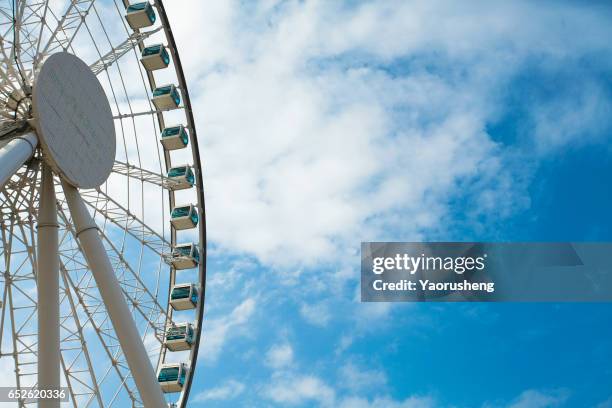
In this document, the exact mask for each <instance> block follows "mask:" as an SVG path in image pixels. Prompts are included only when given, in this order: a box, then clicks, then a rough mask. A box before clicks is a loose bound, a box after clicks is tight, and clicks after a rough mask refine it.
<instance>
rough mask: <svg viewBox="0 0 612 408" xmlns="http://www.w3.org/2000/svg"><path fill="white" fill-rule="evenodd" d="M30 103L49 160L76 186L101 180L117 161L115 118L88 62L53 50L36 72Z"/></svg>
mask: <svg viewBox="0 0 612 408" xmlns="http://www.w3.org/2000/svg"><path fill="white" fill-rule="evenodd" d="M32 106H33V109H34V118H35V119H36V130H37V133H38V137H39V139H40V143H41V145H42V148H43V153H44V156H45V157H46V159H47V161H48V162H49V165H50V166H51V167H52V168H53V169H54V170H55V171H56V172H58V173H60V174H61V175H62V176H63V177H64V178H65V179H66V181H68V182H69V183H70V184H72V185H74V186H75V187H80V188H94V187H98V186H99V185H101V184H102V183H104V181H105V180H106V178H107V177H108V175H109V174H110V172H111V169H112V167H113V163H114V161H115V149H116V141H115V124H114V122H113V114H112V111H111V108H110V105H109V102H108V98H107V97H106V94H105V93H104V89H102V85H100V82H98V79H97V78H96V76H95V75H94V73H93V72H92V71H91V69H89V66H88V65H87V64H85V63H84V62H83V61H81V60H80V59H79V58H77V57H75V56H74V55H72V54H68V53H66V52H60V53H57V54H53V55H51V56H50V57H49V58H48V59H47V60H46V61H45V63H44V64H43V66H42V68H41V70H40V72H39V74H38V77H37V78H36V82H35V84H34V89H33V100H32Z"/></svg>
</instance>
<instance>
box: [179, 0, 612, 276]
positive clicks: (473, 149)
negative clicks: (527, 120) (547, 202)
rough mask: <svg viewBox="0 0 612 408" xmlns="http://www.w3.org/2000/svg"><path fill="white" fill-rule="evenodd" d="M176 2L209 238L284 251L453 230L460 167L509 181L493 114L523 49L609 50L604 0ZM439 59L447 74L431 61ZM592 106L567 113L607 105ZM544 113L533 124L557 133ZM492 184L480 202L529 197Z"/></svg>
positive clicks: (307, 254)
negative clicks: (586, 1)
mask: <svg viewBox="0 0 612 408" xmlns="http://www.w3.org/2000/svg"><path fill="white" fill-rule="evenodd" d="M167 8H168V9H169V11H170V16H171V18H173V21H174V22H176V23H175V24H174V27H175V29H174V32H175V35H176V36H177V38H178V43H179V44H180V47H181V52H182V57H183V60H184V62H185V66H186V71H187V72H186V73H187V76H188V79H190V86H191V94H192V96H193V99H194V101H193V102H194V107H195V110H196V117H197V118H198V119H197V120H198V129H199V133H200V136H201V148H202V152H201V153H202V156H203V159H204V163H205V169H204V173H205V184H206V188H207V200H208V201H207V210H208V213H209V231H210V237H211V239H212V240H213V242H215V243H217V244H220V245H221V247H222V248H226V249H229V250H231V251H237V252H242V251H244V252H248V253H251V254H254V255H256V256H257V257H258V258H259V259H260V260H262V261H264V262H266V263H269V264H273V265H287V264H295V263H303V264H312V263H315V262H319V261H338V259H337V258H335V257H336V256H337V254H338V253H343V251H344V250H345V248H346V247H354V246H356V245H358V243H359V242H360V241H361V240H371V239H385V238H391V239H392V238H393V237H396V236H397V235H398V234H399V235H401V236H402V237H403V238H405V239H420V238H421V237H422V236H423V234H424V233H426V232H427V231H432V230H434V231H435V230H438V229H440V228H444V225H443V220H444V217H445V215H447V214H448V212H449V205H450V204H449V201H450V200H451V199H452V198H453V197H454V196H455V195H457V194H460V193H465V190H463V192H462V191H461V190H459V189H458V187H457V183H458V181H459V180H461V179H463V178H470V177H472V176H476V175H478V176H480V177H484V178H485V179H487V177H488V178H489V180H511V179H512V175H511V174H510V173H508V171H509V170H508V169H507V168H506V167H507V166H505V165H504V163H503V152H502V151H500V149H499V148H498V146H497V145H496V144H495V143H493V142H492V141H491V139H490V137H489V135H487V133H486V132H485V128H486V121H487V118H490V117H491V115H495V114H497V113H498V111H499V110H500V109H501V107H500V106H499V100H498V93H500V92H501V90H502V89H503V87H504V86H505V84H507V82H508V80H509V79H510V78H511V77H512V75H513V74H514V73H515V70H516V69H517V67H520V66H521V63H522V61H523V60H524V59H525V58H526V57H527V56H529V55H530V53H538V55H551V56H555V57H559V58H562V57H574V56H575V55H578V54H580V53H587V52H596V51H598V50H600V49H608V48H609V44H607V43H606V41H604V40H603V38H607V36H605V35H601V29H602V27H606V25H605V21H604V20H603V18H602V17H601V16H600V15H598V13H597V12H595V11H592V10H586V8H577V7H574V6H571V5H561V4H560V5H549V7H541V6H540V5H537V4H533V3H529V2H520V1H519V2H512V3H495V4H494V5H493V4H492V3H490V2H476V3H473V4H470V5H465V4H461V5H459V4H457V5H449V4H448V3H446V2H440V1H411V2H404V1H390V2H365V3H363V4H360V5H358V6H355V7H349V6H347V5H342V4H339V3H335V2H327V1H311V2H298V1H287V2H275V1H267V2H262V3H239V2H237V1H227V2H223V4H217V3H215V2H212V3H211V2H206V3H204V4H201V3H200V2H196V1H194V0H191V1H185V2H182V3H181V4H180V5H171V4H170V5H168V6H167ZM185 9H189V10H191V11H192V12H190V13H187V15H186V14H185V13H184V10H185ZM383 21H384V24H382V23H381V22H383ZM474 21H478V23H477V24H474ZM568 21H569V22H570V23H569V24H570V25H571V27H569V28H568V27H567V25H568V23H567V22H568ZM179 22H180V23H179ZM576 31H580V32H581V35H580V36H575V35H573V33H575V32H576ZM194 44H197V47H194ZM399 58H405V59H409V60H410V61H412V62H411V64H410V65H407V66H409V68H406V72H400V73H394V72H392V69H391V68H389V66H388V64H393V63H395V62H397V60H398V59H399ZM440 61H442V62H443V63H442V65H441V66H440V68H439V69H440V72H437V71H435V70H433V71H432V70H430V69H428V68H427V67H428V64H432V63H433V62H436V63H438V64H440V63H441V62H440ZM551 109H553V108H551ZM556 111H558V109H557V110H554V109H553V111H551V112H556ZM593 112H595V113H597V112H598V111H597V110H594V109H591V108H588V107H587V108H585V111H584V112H580V111H579V112H575V114H574V115H572V117H570V118H568V119H567V120H566V122H567V123H565V122H563V123H560V124H559V125H562V126H563V127H564V128H567V127H575V126H576V123H579V124H580V120H581V119H582V118H584V117H585V115H586V116H590V117H593V118H598V117H599V116H598V114H595V113H593ZM538 117H541V118H543V120H544V119H546V118H549V117H552V116H551V113H550V112H548V111H546V110H544V111H542V113H541V114H539V116H538ZM549 122H550V121H548V122H546V121H543V122H542V123H541V124H540V125H539V128H538V129H540V130H538V131H537V132H536V133H535V134H536V136H537V135H540V134H543V135H545V136H542V138H543V139H546V138H549V137H556V136H551V134H552V133H551V132H550V131H548V130H547V129H548V128H547V127H546V123H549ZM582 125H584V126H587V125H585V124H582ZM555 132H556V133H559V134H560V135H561V136H559V137H561V138H567V137H568V136H567V135H566V136H563V135H564V133H563V129H561V130H558V131H557V130H556V129H555ZM537 137H539V136H537ZM490 184H491V185H493V186H499V187H494V188H490V186H484V187H487V190H486V191H485V192H484V193H483V197H484V198H486V202H488V203H500V202H503V203H507V204H505V206H506V207H504V208H502V209H500V208H497V206H493V208H491V207H492V206H491V205H486V203H485V204H483V205H482V206H481V207H478V208H475V209H474V211H476V212H477V211H486V212H491V213H493V214H501V215H502V216H503V215H507V214H509V213H511V211H512V210H513V209H514V208H515V207H516V206H518V207H519V208H520V207H522V206H524V205H528V201H525V200H523V199H522V197H521V194H522V192H521V191H519V192H517V191H515V190H516V189H520V188H522V187H523V186H518V187H516V188H515V187H514V184H512V183H511V182H508V183H506V182H505V181H503V182H500V183H490ZM479 187H482V186H479ZM500 196H503V197H504V200H498V199H497V197H500ZM517 197H518V198H517ZM517 203H518V204H517ZM399 214H401V217H400V216H399ZM476 215H477V214H476ZM339 262H340V263H342V260H339Z"/></svg>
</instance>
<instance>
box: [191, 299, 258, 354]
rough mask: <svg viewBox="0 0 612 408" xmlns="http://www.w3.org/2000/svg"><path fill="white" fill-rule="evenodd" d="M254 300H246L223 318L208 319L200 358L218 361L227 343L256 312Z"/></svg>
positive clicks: (203, 334) (204, 329) (204, 328)
mask: <svg viewBox="0 0 612 408" xmlns="http://www.w3.org/2000/svg"><path fill="white" fill-rule="evenodd" d="M255 308H256V301H255V299H254V298H248V299H245V300H244V301H243V302H242V303H240V304H239V305H238V306H236V307H235V308H234V309H233V310H232V312H231V313H230V314H229V315H227V316H223V317H219V318H215V319H207V320H206V321H205V324H204V326H203V329H202V330H203V332H202V336H203V341H202V343H201V346H200V347H201V351H200V356H201V358H202V359H203V360H205V361H216V360H217V358H218V357H219V354H220V353H221V351H222V349H223V347H224V345H225V343H226V341H227V340H228V339H229V338H230V337H232V336H233V335H235V334H236V333H237V332H238V331H239V330H240V329H242V328H243V327H244V326H245V325H246V324H247V323H248V322H249V319H250V318H251V316H252V315H253V313H254V312H255Z"/></svg>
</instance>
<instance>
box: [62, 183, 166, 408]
mask: <svg viewBox="0 0 612 408" xmlns="http://www.w3.org/2000/svg"><path fill="white" fill-rule="evenodd" d="M62 187H63V190H64V195H65V196H66V202H67V203H68V208H69V209H70V213H71V215H72V219H73V222H74V224H75V228H76V231H77V232H76V236H77V239H78V240H79V242H80V244H81V247H82V249H83V254H84V255H85V259H86V260H87V264H88V265H89V268H90V269H91V271H92V274H93V276H94V279H95V280H96V284H97V286H98V289H99V291H100V295H101V296H102V300H103V301H104V305H105V306H106V310H107V312H108V315H109V316H110V319H111V322H112V324H113V327H114V329H115V333H116V334H117V338H118V339H119V343H120V345H121V349H122V350H123V354H124V355H125V358H126V360H127V363H128V366H129V367H130V371H131V373H132V376H133V378H134V382H135V383H136V387H137V388H138V392H139V394H140V398H141V399H142V402H143V403H144V406H145V407H147V408H163V407H166V403H165V400H164V396H163V394H162V391H161V387H160V386H159V383H158V382H157V378H156V375H155V371H154V370H153V366H152V365H151V361H150V360H149V356H148V355H147V351H146V349H145V347H144V345H143V343H142V340H141V339H140V335H139V333H138V330H137V329H136V324H135V322H134V319H133V318H132V315H131V313H130V309H129V307H128V304H127V302H126V301H125V297H124V296H123V292H122V290H121V286H120V285H119V282H118V281H117V278H116V276H115V272H114V271H113V267H112V265H111V263H110V260H109V259H108V256H107V254H106V250H105V248H104V245H103V243H102V239H101V238H100V235H99V233H98V227H97V225H96V223H95V221H94V219H93V218H92V217H91V215H90V214H89V211H88V210H87V207H86V205H85V202H84V201H83V199H82V198H81V195H80V194H79V192H78V190H77V189H76V188H75V187H73V186H72V185H70V184H69V183H67V182H66V181H64V180H62Z"/></svg>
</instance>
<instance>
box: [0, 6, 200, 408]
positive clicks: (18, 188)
mask: <svg viewBox="0 0 612 408" xmlns="http://www.w3.org/2000/svg"><path fill="white" fill-rule="evenodd" d="M152 3H153V5H154V6H155V7H154V8H155V11H156V13H157V17H158V19H157V22H156V24H155V25H153V26H152V27H148V28H146V29H142V30H135V31H134V30H132V29H131V28H130V27H129V26H128V25H127V24H126V22H125V20H124V19H123V14H124V10H125V7H126V6H127V5H128V1H127V0H112V2H111V4H112V5H113V7H114V12H115V18H117V19H118V21H121V24H122V26H123V34H122V35H118V34H117V32H116V30H114V29H113V30H108V29H107V28H106V26H107V23H108V15H107V14H105V13H108V10H107V9H106V8H103V7H97V6H96V1H95V0H70V1H69V2H68V6H67V8H66V9H65V10H58V9H56V8H55V6H54V4H53V2H50V1H48V0H0V222H1V223H2V225H1V227H2V228H1V230H0V246H1V247H0V271H1V274H0V292H1V293H0V302H1V303H0V363H2V362H3V361H4V362H6V364H7V365H9V366H12V370H11V371H12V372H13V373H14V374H15V376H14V385H15V386H16V387H18V388H23V387H27V386H38V387H39V388H41V389H50V388H57V387H59V386H60V385H62V386H67V387H68V390H69V394H70V401H71V402H70V406H73V407H75V408H78V407H124V406H132V407H142V406H144V407H147V408H149V407H153V408H154V407H158V408H161V407H164V408H166V406H167V404H168V403H173V404H176V406H177V407H180V408H185V407H186V406H187V401H188V397H189V391H190V388H191V384H192V381H193V375H194V372H195V367H196V361H197V356H198V349H199V342H200V338H201V329H202V319H203V310H204V295H205V280H206V230H205V225H206V223H205V216H204V215H205V213H204V208H205V207H204V195H203V189H202V180H201V179H202V178H201V174H202V171H201V169H202V167H201V162H200V156H199V151H198V141H197V135H196V130H195V122H194V117H193V111H192V108H191V103H190V99H189V92H188V88H187V83H186V81H185V78H184V75H183V71H182V66H181V60H180V56H179V54H178V52H177V47H176V44H175V41H174V37H173V34H172V31H171V29H170V24H169V21H168V18H167V16H166V13H165V10H164V6H163V3H162V1H161V0H152ZM121 36H122V38H121ZM152 43H163V44H164V45H166V47H167V49H168V51H169V53H170V55H171V63H170V66H169V67H168V69H167V70H160V71H166V74H167V73H168V72H172V73H173V74H174V77H173V79H172V83H174V84H175V85H176V87H177V89H178V90H179V92H180V93H181V99H182V102H181V105H180V106H179V107H178V108H177V109H176V110H173V111H172V112H168V111H165V110H164V111H160V110H157V109H155V107H154V106H153V104H152V103H151V97H152V90H153V89H155V87H156V78H157V77H158V75H160V73H158V72H157V71H155V73H154V72H151V71H147V70H145V69H144V68H143V67H142V66H141V64H140V52H141V51H142V49H143V48H144V47H145V46H146V45H150V44H152ZM60 51H67V52H70V53H73V54H75V55H77V56H80V54H82V53H83V54H84V55H89V54H91V52H93V53H94V55H95V57H94V58H91V57H89V59H85V58H84V60H85V61H88V63H89V64H90V67H91V69H92V71H93V72H94V73H95V74H96V75H98V78H99V79H100V81H101V82H104V83H105V84H106V87H107V88H106V92H107V96H108V97H109V100H110V102H111V106H112V109H113V117H114V120H115V125H116V130H117V145H118V146H119V145H123V156H122V155H118V159H117V160H116V162H115V165H114V167H113V170H112V173H111V177H114V178H113V180H121V184H119V185H120V186H121V188H122V189H123V192H124V193H123V194H122V197H120V196H117V184H113V186H109V185H108V184H107V183H105V184H104V185H102V186H100V187H99V188H97V189H93V190H81V191H79V190H77V189H76V188H74V187H73V186H71V185H70V184H68V183H67V182H66V181H64V180H61V178H59V177H58V176H57V175H54V174H53V172H52V171H51V169H50V167H49V166H48V165H47V164H46V162H45V156H44V154H43V152H42V151H41V149H40V147H39V143H38V136H37V135H36V133H35V131H33V126H32V125H33V123H32V120H35V118H32V116H31V102H30V95H31V92H32V89H33V87H35V86H36V83H35V82H36V74H37V72H38V70H39V69H40V67H41V66H42V64H43V63H44V61H45V59H46V57H48V56H49V55H51V54H53V53H55V52H60ZM85 51H88V52H89V54H88V53H87V52H85ZM135 67H137V70H136V71H134V69H135ZM128 70H131V71H128ZM128 74H129V82H130V83H129V84H128V81H127V78H128ZM135 79H140V81H141V82H142V87H141V90H140V91H138V93H139V94H140V95H144V96H145V98H142V96H140V97H136V96H135V95H134V92H135V91H134V90H133V86H132V85H133V84H132V83H133V81H134V80H135ZM161 82H162V83H166V82H167V76H166V77H164V79H163V80H161ZM143 99H144V100H146V101H148V103H147V104H146V105H145V106H143V105H142V103H140V101H141V100H143ZM137 102H138V103H137ZM167 115H170V116H172V115H174V116H172V117H171V118H170V119H169V120H170V121H171V123H175V122H177V117H178V118H179V120H180V122H181V123H182V124H183V125H184V126H185V128H186V129H187V131H188V133H189V145H188V148H187V151H189V152H190V155H189V157H190V159H191V163H189V166H191V168H192V170H193V171H194V174H195V176H196V186H195V187H194V188H193V189H191V190H189V189H188V191H191V193H190V194H193V196H192V198H191V199H189V200H187V201H189V202H193V203H194V204H195V206H196V208H197V209H198V211H199V218H200V222H199V223H198V226H197V229H195V233H194V232H193V231H192V232H191V233H190V235H189V237H190V238H191V239H190V240H192V241H193V242H196V243H197V245H198V250H199V252H200V263H199V266H198V268H197V270H195V271H194V272H195V273H192V274H191V275H190V277H191V281H184V280H180V282H181V283H189V282H193V283H195V284H196V285H197V288H198V294H199V300H198V305H197V307H196V309H195V310H192V311H189V313H191V316H192V317H191V320H190V322H191V323H192V324H193V327H194V328H195V329H196V336H195V345H194V347H193V348H192V349H191V350H189V351H187V352H185V353H186V354H184V358H183V359H182V360H181V361H182V362H186V363H187V365H188V366H189V370H188V375H187V378H186V384H185V386H184V387H183V389H182V391H181V392H180V393H177V394H175V395H172V396H169V395H164V394H162V392H161V387H160V386H159V383H158V382H157V378H156V370H155V368H154V366H156V367H157V368H159V367H161V366H162V364H164V363H165V362H167V361H170V359H171V357H170V355H171V354H172V353H171V352H169V351H168V350H167V349H166V348H164V340H165V337H164V335H165V331H166V329H167V328H168V327H170V326H172V325H173V324H175V323H176V322H182V321H184V320H185V317H184V316H185V315H184V314H181V313H187V312H182V311H179V312H176V313H178V316H177V317H176V320H175V316H174V315H175V312H174V310H173V308H172V307H171V306H170V305H169V293H170V290H171V288H172V286H173V285H174V284H175V283H176V282H177V271H175V270H174V269H173V268H172V267H170V266H168V265H167V264H166V263H164V259H166V258H167V256H168V254H169V253H171V251H172V248H173V246H174V245H176V244H177V243H179V242H184V240H182V241H179V236H178V235H179V234H184V232H180V233H179V232H177V231H176V230H174V228H173V227H172V226H171V223H170V219H169V210H170V209H171V208H173V207H174V205H175V195H176V194H177V193H176V192H175V191H174V188H173V187H174V184H175V183H176V182H174V181H172V180H170V179H168V178H167V177H166V176H165V171H167V170H168V169H170V168H171V167H172V166H173V164H174V165H176V164H179V163H184V162H185V159H184V156H183V157H182V158H181V159H177V163H175V162H174V161H175V160H173V157H174V156H173V155H174V154H175V153H174V152H172V153H171V152H170V151H168V150H164V149H163V147H162V146H161V144H160V143H159V141H158V136H159V133H160V131H161V130H162V129H163V128H164V127H165V123H166V119H167ZM181 117H182V119H180V118H181ZM143 121H145V122H147V123H148V125H147V126H148V127H149V128H150V129H152V130H153V131H152V132H150V134H143V132H142V130H141V128H142V123H145V122H143ZM145 138H146V140H145ZM153 142H154V143H155V145H156V152H157V160H156V162H157V163H156V165H155V166H153V167H152V166H151V165H150V164H151V163H147V162H146V160H144V159H143V157H142V155H141V153H140V150H141V147H142V145H143V144H145V143H153ZM128 146H132V147H131V148H130V149H128ZM60 186H61V188H59V187H60ZM151 189H152V190H151ZM135 191H136V192H138V194H135V193H134V192H135ZM148 191H157V194H159V195H160V197H162V198H163V199H164V200H163V203H162V205H161V208H162V211H161V213H158V214H157V217H155V218H154V219H151V217H150V216H149V217H147V216H146V214H147V212H146V210H147V204H146V200H145V193H146V192H148ZM179 194H184V192H183V191H181V192H180V193H179ZM125 195H127V201H126V200H125ZM134 195H136V196H137V198H135V199H134V198H133V197H134ZM181 201H183V199H181ZM187 201H185V202H187ZM160 225H161V227H160ZM155 259H156V261H155V264H157V266H156V267H155V268H154V270H153V276H151V267H150V265H151V262H150V261H151V260H155ZM101 361H102V362H103V363H101ZM3 364H4V363H3ZM3 367H5V366H3ZM3 374H4V373H3ZM34 404H36V403H35V402H32V401H29V400H19V401H18V406H19V407H27V406H32V405H34ZM38 406H39V407H44V408H57V407H59V406H60V404H59V402H57V401H52V400H48V401H41V402H40V403H38Z"/></svg>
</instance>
